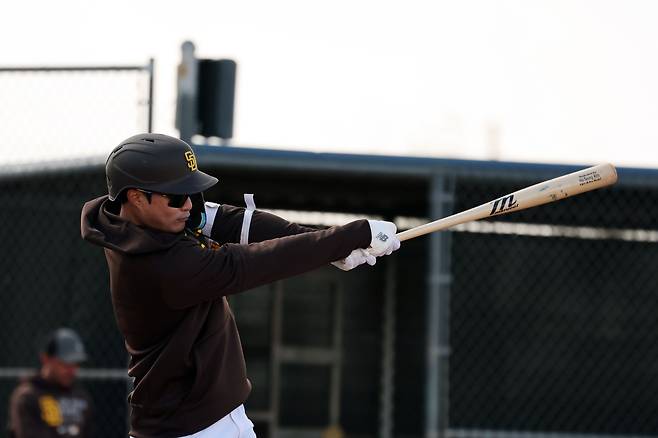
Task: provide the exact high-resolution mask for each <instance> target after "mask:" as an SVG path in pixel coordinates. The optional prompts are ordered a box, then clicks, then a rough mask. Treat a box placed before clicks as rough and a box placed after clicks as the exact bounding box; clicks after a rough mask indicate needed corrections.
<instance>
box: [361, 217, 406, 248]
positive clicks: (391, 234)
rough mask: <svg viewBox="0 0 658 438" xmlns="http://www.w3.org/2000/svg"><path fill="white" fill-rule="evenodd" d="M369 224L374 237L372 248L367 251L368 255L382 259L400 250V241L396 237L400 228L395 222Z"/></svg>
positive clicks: (369, 222)
mask: <svg viewBox="0 0 658 438" xmlns="http://www.w3.org/2000/svg"><path fill="white" fill-rule="evenodd" d="M368 224H369V225H370V233H371V235H372V240H371V241H370V246H369V247H368V249H367V250H366V251H367V252H368V253H370V254H371V255H374V256H375V257H381V256H385V255H391V253H392V252H393V251H397V250H398V249H399V248H400V240H399V239H398V238H397V236H396V235H395V233H396V232H397V230H398V228H397V227H396V226H395V224H394V223H393V222H386V221H371V220H369V221H368Z"/></svg>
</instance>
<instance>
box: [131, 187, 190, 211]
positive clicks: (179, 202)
mask: <svg viewBox="0 0 658 438" xmlns="http://www.w3.org/2000/svg"><path fill="white" fill-rule="evenodd" d="M135 190H137V191H140V192H142V193H144V194H145V195H146V199H148V200H149V202H151V195H153V194H154V193H155V194H156V195H160V196H163V197H165V198H167V199H168V200H169V203H168V205H169V206H170V207H171V208H181V207H182V206H183V205H185V202H186V201H187V198H189V197H190V196H192V195H172V194H170V193H158V192H149V191H147V190H142V189H135Z"/></svg>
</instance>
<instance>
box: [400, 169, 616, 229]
mask: <svg viewBox="0 0 658 438" xmlns="http://www.w3.org/2000/svg"><path fill="white" fill-rule="evenodd" d="M615 182H617V171H616V170H615V166H613V165H612V164H599V165H598V166H594V167H589V168H587V169H583V170H579V171H578V172H574V173H570V174H568V175H563V176H560V177H557V178H553V179H549V180H548V181H544V182H540V183H539V184H535V185H532V186H530V187H526V188H525V189H521V190H518V191H516V192H513V193H510V194H508V195H505V196H503V197H501V198H497V199H494V200H493V201H490V202H487V203H485V204H482V205H480V206H478V207H473V208H471V209H469V210H466V211H462V212H461V213H456V214H453V215H452V216H448V217H444V218H443V219H439V220H436V221H434V222H429V223H426V224H423V225H419V226H417V227H414V228H411V229H409V230H406V231H403V232H401V233H398V234H397V237H398V239H400V241H403V240H409V239H413V238H414V237H418V236H422V235H424V234H428V233H433V232H435V231H441V230H445V229H446V228H450V227H454V226H455V225H459V224H463V223H464V222H470V221H476V220H479V219H484V218H487V217H492V216H498V215H501V214H507V213H512V212H514V211H519V210H524V209H526V208H530V207H535V206H537V205H542V204H548V203H549V202H554V201H559V200H560V199H564V198H568V197H570V196H575V195H579V194H581V193H584V192H589V191H590V190H596V189H600V188H601V187H607V186H610V185H613V184H614V183H615Z"/></svg>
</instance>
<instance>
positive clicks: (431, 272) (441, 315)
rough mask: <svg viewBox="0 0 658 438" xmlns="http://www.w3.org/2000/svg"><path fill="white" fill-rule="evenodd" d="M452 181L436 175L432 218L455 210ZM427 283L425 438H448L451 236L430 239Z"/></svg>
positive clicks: (432, 184)
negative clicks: (446, 437) (453, 207)
mask: <svg viewBox="0 0 658 438" xmlns="http://www.w3.org/2000/svg"><path fill="white" fill-rule="evenodd" d="M451 185H452V184H449V180H447V179H446V178H445V177H442V176H439V175H434V176H433V177H432V180H431V187H430V215H431V217H444V216H447V215H448V214H450V213H451V211H452V200H453V196H452V190H451V187H450V186H451ZM429 239H430V242H429V257H428V259H429V268H428V281H427V307H426V308H427V314H426V320H427V335H426V360H427V362H426V376H425V378H426V384H425V438H439V437H441V438H444V437H445V434H446V431H447V429H448V407H449V406H448V405H449V403H448V401H449V400H448V385H449V382H448V366H449V355H450V345H449V335H448V330H449V322H450V321H449V317H450V315H449V309H450V282H451V276H450V234H448V233H432V234H430V236H429Z"/></svg>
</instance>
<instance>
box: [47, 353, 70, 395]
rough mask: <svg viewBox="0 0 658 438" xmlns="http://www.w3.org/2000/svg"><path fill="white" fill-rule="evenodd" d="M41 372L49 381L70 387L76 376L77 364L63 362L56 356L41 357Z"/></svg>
mask: <svg viewBox="0 0 658 438" xmlns="http://www.w3.org/2000/svg"><path fill="white" fill-rule="evenodd" d="M42 367H43V368H42V374H43V377H44V378H45V379H47V380H48V381H50V382H54V383H57V384H58V385H60V386H63V387H65V388H69V387H71V385H73V382H74V381H75V379H76V377H77V376H78V368H79V366H78V364H75V363H68V362H63V361H61V360H60V359H57V358H56V357H48V356H43V357H42Z"/></svg>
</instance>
